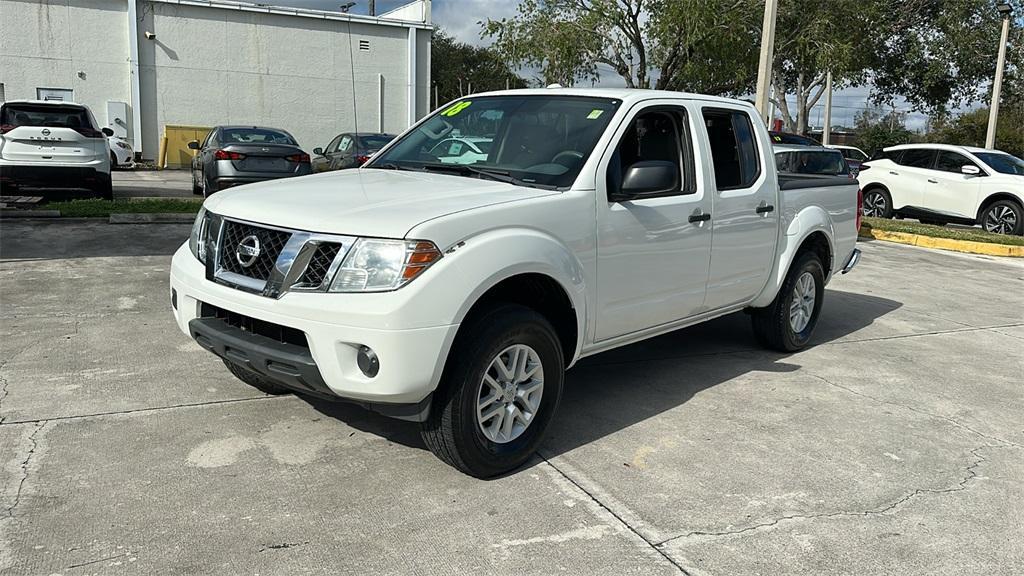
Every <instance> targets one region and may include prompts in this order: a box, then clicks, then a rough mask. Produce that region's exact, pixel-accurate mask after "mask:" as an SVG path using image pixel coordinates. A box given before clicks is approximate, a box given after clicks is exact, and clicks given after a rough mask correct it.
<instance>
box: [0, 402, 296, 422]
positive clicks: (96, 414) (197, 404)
mask: <svg viewBox="0 0 1024 576" xmlns="http://www.w3.org/2000/svg"><path fill="white" fill-rule="evenodd" d="M279 398H294V396H292V395H280V396H270V395H267V396H252V397H249V398H228V399H226V400H210V401H209V402H187V403H183V404H173V405H171V406H153V407H150V408H134V409H131V410H112V411H110V412H93V413H90V414H72V415H69V416H53V417H51V418H36V419H29V420H12V421H10V422H0V426H14V425H17V424H39V423H46V422H60V421H63V420H82V419H85V418H100V417H103V416H120V415H124V414H140V413H146V412H162V411H164V410H175V409H178V408H196V407H201V406H216V405H218V404H234V403H236V402H253V401H257V400H275V399H279Z"/></svg>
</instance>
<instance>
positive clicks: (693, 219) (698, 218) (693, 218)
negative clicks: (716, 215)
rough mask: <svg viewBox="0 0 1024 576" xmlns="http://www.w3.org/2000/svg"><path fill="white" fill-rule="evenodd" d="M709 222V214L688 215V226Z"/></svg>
mask: <svg viewBox="0 0 1024 576" xmlns="http://www.w3.org/2000/svg"><path fill="white" fill-rule="evenodd" d="M708 220H711V214H710V213H707V212H701V213H699V214H690V224H696V223H697V222H707V221H708Z"/></svg>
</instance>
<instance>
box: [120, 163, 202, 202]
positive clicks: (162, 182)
mask: <svg viewBox="0 0 1024 576" xmlns="http://www.w3.org/2000/svg"><path fill="white" fill-rule="evenodd" d="M110 179H111V180H112V181H113V184H114V198H115V199H117V198H154V197H160V198H192V197H193V195H192V173H191V172H189V171H188V170H114V171H113V172H111V173H110Z"/></svg>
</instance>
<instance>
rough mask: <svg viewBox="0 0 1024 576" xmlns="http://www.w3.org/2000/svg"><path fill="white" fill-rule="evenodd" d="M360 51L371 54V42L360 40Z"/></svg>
mask: <svg viewBox="0 0 1024 576" xmlns="http://www.w3.org/2000/svg"><path fill="white" fill-rule="evenodd" d="M359 49H360V50H362V51H363V52H369V51H370V41H369V40H360V41H359Z"/></svg>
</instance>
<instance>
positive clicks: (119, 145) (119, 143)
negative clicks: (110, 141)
mask: <svg viewBox="0 0 1024 576" xmlns="http://www.w3.org/2000/svg"><path fill="white" fill-rule="evenodd" d="M116 144H117V145H118V147H120V148H124V149H125V150H131V149H132V147H131V146H129V145H128V143H127V142H121V141H118V142H116Z"/></svg>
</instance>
